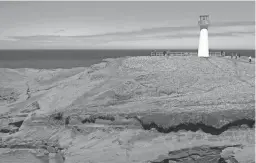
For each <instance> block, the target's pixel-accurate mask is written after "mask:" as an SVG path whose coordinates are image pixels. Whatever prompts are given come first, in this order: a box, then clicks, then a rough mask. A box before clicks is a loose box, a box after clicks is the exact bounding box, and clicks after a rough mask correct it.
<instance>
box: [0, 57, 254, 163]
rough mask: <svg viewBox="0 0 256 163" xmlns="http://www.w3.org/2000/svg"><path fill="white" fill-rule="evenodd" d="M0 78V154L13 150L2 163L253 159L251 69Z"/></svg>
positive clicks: (190, 63)
mask: <svg viewBox="0 0 256 163" xmlns="http://www.w3.org/2000/svg"><path fill="white" fill-rule="evenodd" d="M0 75H1V79H0V84H1V88H0V96H1V97H0V124H1V125H0V138H1V139H0V140H1V142H0V149H3V150H4V151H6V150H7V151H8V150H9V149H12V150H15V151H16V152H14V154H11V153H9V154H8V152H7V154H3V153H0V160H1V161H2V160H4V161H5V162H7V161H6V160H8V159H9V160H11V159H13V160H14V161H13V162H15V161H16V162H17V161H18V159H17V158H16V156H18V157H20V154H19V153H23V156H24V161H23V162H26V161H25V160H29V159H31V160H33V161H32V162H35V163H37V162H40V161H41V162H51V163H56V162H60V163H63V162H65V163H73V162H76V163H79V162H80V163H84V162H95V163H98V162H104V163H108V162H109V163H114V162H118V163H124V162H125V163H127V162H154V161H158V162H166V161H169V162H170V161H174V162H175V161H176V162H186V161H187V162H193V161H194V162H200V160H201V162H216V163H218V162H228V161H229V162H230V161H231V162H232V161H233V162H235V161H238V162H239V163H240V162H244V163H245V162H250V161H252V162H255V160H253V159H254V153H253V152H254V151H253V149H254V148H253V149H252V146H251V145H252V144H254V139H255V135H254V125H255V119H254V117H255V113H254V111H255V109H254V108H255V100H254V97H255V94H254V93H255V92H254V89H255V86H254V83H255V68H254V66H253V64H248V63H246V62H243V61H240V60H231V59H227V58H217V57H211V58H209V59H203V58H197V57H170V58H168V59H167V58H165V57H126V58H117V59H106V60H104V61H103V62H102V63H100V64H95V65H93V66H91V67H89V68H73V69H56V70H35V69H0ZM2 76H3V78H2ZM234 144H238V145H239V147H236V150H235V151H239V152H233V153H232V152H227V151H229V150H231V146H233V145H234ZM240 147H241V148H240ZM188 149H190V150H189V151H190V152H192V153H194V154H193V155H192V156H190V155H188ZM22 150H23V151H22ZM24 150H25V151H24ZM251 151H252V152H251ZM168 152H169V153H168ZM246 153H249V154H247V155H246ZM99 156H104V157H99ZM41 162H40V163H41Z"/></svg>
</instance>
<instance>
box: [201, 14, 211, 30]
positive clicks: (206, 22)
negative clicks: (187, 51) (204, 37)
mask: <svg viewBox="0 0 256 163" xmlns="http://www.w3.org/2000/svg"><path fill="white" fill-rule="evenodd" d="M198 24H199V26H200V27H203V28H207V27H208V26H209V25H210V19H209V15H200V16H199V21H198Z"/></svg>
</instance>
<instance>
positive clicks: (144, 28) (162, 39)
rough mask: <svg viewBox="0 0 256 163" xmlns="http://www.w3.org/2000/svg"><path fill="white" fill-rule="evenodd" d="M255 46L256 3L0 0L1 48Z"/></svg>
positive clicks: (219, 47)
mask: <svg viewBox="0 0 256 163" xmlns="http://www.w3.org/2000/svg"><path fill="white" fill-rule="evenodd" d="M202 14H203V15H204V14H209V15H210V21H211V26H210V27H209V45H210V48H212V49H254V44H255V2H253V1H245V2H243V1H240V2H239V1H234V2H231V1H227V2H224V1H213V2H209V1H208V2H207V1H194V2H192V1H187V2H186V1H169V2H168V1H163V2H157V1H155V2H153V1H149V2H145V1H144V2H143V1H142V2H134V1H133V2H132V1H130V2H123V1H120V2H118V1H113V2H104V1H103V2H99V1H98V2H97V1H96V2H88V1H87V2H86V1H82V2H81V1H80V2H79V1H78V2H71V1H70V2H65V1H64V2H49V1H48V2H47V1H44V2H31V1H30V2H29V1H28V2H24V1H23V2H3V1H1V2H0V49H59V48H64V49H69V48H70V49H98V48H100V49H104V48H107V49H113V48H114V49H123V48H124V49H129V48H131V49H135V48H139V49H142V48H149V49H156V48H169V49H171V48H176V49H177V48H194V49H195V48H197V46H198V41H199V27H198V24H197V23H198V18H199V15H202Z"/></svg>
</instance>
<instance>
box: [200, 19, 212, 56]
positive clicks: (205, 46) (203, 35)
mask: <svg viewBox="0 0 256 163" xmlns="http://www.w3.org/2000/svg"><path fill="white" fill-rule="evenodd" d="M198 24H199V26H200V37H199V46H198V57H209V43H208V26H209V24H210V21H209V15H201V16H200V18H199V21H198Z"/></svg>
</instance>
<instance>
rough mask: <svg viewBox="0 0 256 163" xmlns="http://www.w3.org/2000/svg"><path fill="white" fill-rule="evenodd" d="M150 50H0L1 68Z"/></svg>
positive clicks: (79, 63) (63, 64)
mask: <svg viewBox="0 0 256 163" xmlns="http://www.w3.org/2000/svg"><path fill="white" fill-rule="evenodd" d="M151 50H152V49H148V50H0V68H38V69H56V68H72V67H89V66H91V65H92V64H95V63H99V62H101V61H102V59H105V58H117V57H125V56H147V55H150V52H151ZM164 50H165V49H162V50H161V49H159V50H157V51H164ZM171 51H188V52H196V51H197V50H188V49H186V50H185V49H183V50H181V49H173V50H171ZM211 51H220V50H211ZM223 51H225V52H226V54H229V53H230V52H238V53H240V54H241V56H252V57H255V50H223Z"/></svg>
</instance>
